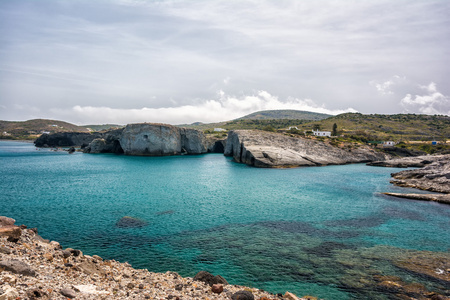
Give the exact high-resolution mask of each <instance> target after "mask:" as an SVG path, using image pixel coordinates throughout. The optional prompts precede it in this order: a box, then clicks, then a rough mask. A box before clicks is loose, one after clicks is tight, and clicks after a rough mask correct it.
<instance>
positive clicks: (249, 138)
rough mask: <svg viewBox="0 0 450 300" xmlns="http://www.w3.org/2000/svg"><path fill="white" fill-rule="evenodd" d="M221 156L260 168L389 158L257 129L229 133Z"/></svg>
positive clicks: (383, 154) (332, 163)
mask: <svg viewBox="0 0 450 300" xmlns="http://www.w3.org/2000/svg"><path fill="white" fill-rule="evenodd" d="M224 154H225V155H226V156H232V157H233V158H234V160H235V161H236V162H239V163H244V164H247V165H250V166H253V167H260V168H289V167H300V166H324V165H342V164H348V163H362V162H369V161H380V160H385V159H387V158H389V157H390V156H389V155H387V154H385V153H381V152H376V151H375V150H373V149H371V148H369V147H360V148H357V149H349V150H345V149H342V148H339V147H334V146H332V145H329V144H325V143H323V142H321V141H316V140H310V139H305V138H300V137H291V136H287V135H283V134H279V133H272V132H265V131H258V130H234V131H231V132H230V133H229V134H228V138H227V142H226V146H225V153H224Z"/></svg>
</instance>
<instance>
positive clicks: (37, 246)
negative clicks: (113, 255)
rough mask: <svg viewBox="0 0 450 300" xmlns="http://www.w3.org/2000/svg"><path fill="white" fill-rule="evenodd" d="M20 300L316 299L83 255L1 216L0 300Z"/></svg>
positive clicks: (214, 278) (205, 276) (202, 273)
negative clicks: (273, 292) (156, 270)
mask: <svg viewBox="0 0 450 300" xmlns="http://www.w3.org/2000/svg"><path fill="white" fill-rule="evenodd" d="M13 299H14V300H19V299H42V300H45V299H64V300H67V299H173V300H177V299H210V300H214V299H232V300H237V299H239V300H253V299H256V300H258V299H259V300H271V299H288V300H314V299H317V298H316V297H312V296H305V297H302V298H299V297H297V296H296V295H294V294H292V293H289V292H286V293H285V294H284V295H282V294H278V295H274V294H270V293H268V292H265V291H263V290H259V289H257V288H251V287H244V286H238V285H232V284H229V283H228V282H227V281H226V280H225V279H224V278H223V277H221V276H220V275H216V276H214V275H212V274H210V273H208V272H205V271H201V272H199V273H198V274H197V275H196V276H195V277H194V278H191V277H181V276H180V275H179V274H177V273H175V272H166V273H153V272H150V271H149V270H147V269H134V268H132V266H131V265H130V264H128V263H126V262H123V263H122V262H118V261H115V260H104V259H102V258H101V257H99V256H97V255H92V256H90V255H85V254H83V252H82V251H81V250H77V249H71V248H66V249H63V247H62V246H61V245H60V244H59V243H58V242H56V241H49V240H45V239H43V238H42V237H41V236H39V235H38V234H37V229H36V228H31V229H28V228H27V227H26V226H25V225H21V226H16V225H15V220H14V219H11V218H8V217H4V216H0V300H13Z"/></svg>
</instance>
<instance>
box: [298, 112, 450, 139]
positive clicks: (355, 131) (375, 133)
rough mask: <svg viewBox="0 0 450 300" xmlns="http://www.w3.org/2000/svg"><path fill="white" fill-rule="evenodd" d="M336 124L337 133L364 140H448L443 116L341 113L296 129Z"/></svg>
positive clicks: (449, 125)
mask: <svg viewBox="0 0 450 300" xmlns="http://www.w3.org/2000/svg"><path fill="white" fill-rule="evenodd" d="M334 124H336V125H337V131H338V134H339V135H347V136H348V135H355V136H360V137H362V138H364V139H366V140H394V141H405V140H406V141H431V140H438V141H442V140H446V139H450V117H449V116H444V115H416V114H396V115H379V114H373V115H363V114H360V113H345V114H341V115H337V116H334V117H330V118H327V119H325V120H321V121H315V122H307V123H300V124H298V129H299V130H301V131H303V130H312V128H313V127H314V125H319V126H320V129H321V130H326V131H332V129H333V125H334Z"/></svg>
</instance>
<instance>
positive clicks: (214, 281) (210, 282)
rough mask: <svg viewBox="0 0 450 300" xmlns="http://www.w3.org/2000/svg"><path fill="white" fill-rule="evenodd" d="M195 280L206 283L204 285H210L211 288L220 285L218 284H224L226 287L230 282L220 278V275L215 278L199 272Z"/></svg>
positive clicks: (207, 273) (209, 274)
mask: <svg viewBox="0 0 450 300" xmlns="http://www.w3.org/2000/svg"><path fill="white" fill-rule="evenodd" d="M194 280H196V281H201V282H204V283H206V284H208V285H209V286H212V285H213V284H218V283H220V284H224V285H227V284H228V282H227V281H226V280H225V278H223V277H222V276H220V275H217V276H214V275H212V274H211V273H209V272H206V271H200V272H198V273H197V274H196V275H195V276H194Z"/></svg>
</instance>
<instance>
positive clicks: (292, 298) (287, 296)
mask: <svg viewBox="0 0 450 300" xmlns="http://www.w3.org/2000/svg"><path fill="white" fill-rule="evenodd" d="M283 299H288V300H300V298H298V297H297V296H295V295H294V294H292V293H290V292H286V293H285V294H284V295H283Z"/></svg>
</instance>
